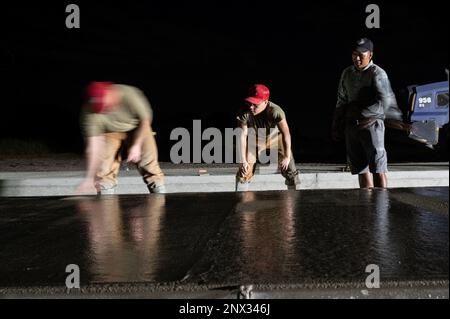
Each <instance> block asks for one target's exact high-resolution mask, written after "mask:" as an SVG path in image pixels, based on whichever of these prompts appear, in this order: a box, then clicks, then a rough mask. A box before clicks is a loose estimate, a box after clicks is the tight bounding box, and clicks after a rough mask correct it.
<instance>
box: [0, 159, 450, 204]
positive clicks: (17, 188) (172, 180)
mask: <svg viewBox="0 0 450 319" xmlns="http://www.w3.org/2000/svg"><path fill="white" fill-rule="evenodd" d="M298 167H299V169H300V172H301V175H300V182H301V184H300V187H298V188H297V189H352V188H358V180H357V178H356V177H355V176H352V175H351V174H350V173H348V172H342V171H339V168H337V166H336V165H335V166H331V165H329V166H328V167H326V166H323V165H318V166H316V167H314V166H313V165H308V166H298ZM234 171H235V170H234V169H230V168H223V169H220V168H214V167H212V168H211V169H208V172H209V173H210V175H198V171H197V170H196V169H171V170H166V171H165V173H166V189H167V193H191V192H196V193H197V192H233V191H235V177H234ZM83 174H84V172H83V171H72V172H5V173H0V197H25V196H72V195H76V193H75V187H76V186H77V185H78V184H79V183H80V182H81V181H82V179H83ZM388 178H389V187H390V188H401V187H435V186H443V187H445V186H447V187H448V186H449V171H448V163H447V165H445V163H444V164H442V165H433V163H431V164H430V165H429V166H426V165H422V166H416V167H414V166H412V165H411V164H405V165H404V166H400V165H393V166H392V167H390V172H389V173H388ZM287 189H288V188H287V186H286V185H285V184H284V178H283V177H282V176H281V175H280V174H276V172H275V171H274V170H273V169H270V168H262V169H260V170H258V171H257V174H256V175H255V177H254V178H253V180H252V182H251V183H250V186H249V190H250V191H268V190H274V191H279V190H287ZM116 194H119V195H120V194H148V190H147V188H146V186H145V184H144V183H143V181H142V178H141V177H140V176H139V174H138V173H137V172H136V171H135V170H130V171H121V172H120V176H119V185H118V186H117V189H116Z"/></svg>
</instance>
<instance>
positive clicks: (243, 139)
mask: <svg viewBox="0 0 450 319" xmlns="http://www.w3.org/2000/svg"><path fill="white" fill-rule="evenodd" d="M239 145H240V150H239V151H240V152H239V153H240V163H244V162H246V161H247V135H246V134H244V133H242V134H241V136H240V139H239Z"/></svg>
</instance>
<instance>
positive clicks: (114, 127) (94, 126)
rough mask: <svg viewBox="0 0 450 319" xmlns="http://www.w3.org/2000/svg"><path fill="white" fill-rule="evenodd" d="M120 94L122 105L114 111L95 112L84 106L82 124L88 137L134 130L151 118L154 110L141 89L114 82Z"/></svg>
mask: <svg viewBox="0 0 450 319" xmlns="http://www.w3.org/2000/svg"><path fill="white" fill-rule="evenodd" d="M114 88H115V89H116V90H117V92H119V95H120V101H121V102H120V106H119V107H118V108H117V110H115V111H112V112H104V113H94V112H91V111H89V110H88V109H86V108H84V110H83V111H82V114H81V126H82V130H83V134H84V136H86V137H90V136H99V135H102V134H104V133H111V132H128V131H131V130H134V129H135V128H136V127H137V126H138V125H139V123H140V122H141V121H142V120H146V119H151V118H152V115H153V112H152V108H151V106H150V103H149V102H148V100H147V98H146V97H145V96H144V94H143V93H142V91H141V90H139V89H138V88H135V87H133V86H129V85H123V84H114Z"/></svg>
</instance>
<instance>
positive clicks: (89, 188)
mask: <svg viewBox="0 0 450 319" xmlns="http://www.w3.org/2000/svg"><path fill="white" fill-rule="evenodd" d="M75 192H76V193H77V194H91V193H97V189H96V188H95V184H94V179H92V178H87V179H85V180H84V181H83V182H82V183H81V184H80V185H78V187H77V188H76V190H75Z"/></svg>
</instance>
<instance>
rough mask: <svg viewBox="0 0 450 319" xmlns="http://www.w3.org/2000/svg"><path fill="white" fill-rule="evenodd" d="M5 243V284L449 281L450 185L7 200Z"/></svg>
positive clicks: (2, 215) (2, 204)
mask: <svg viewBox="0 0 450 319" xmlns="http://www.w3.org/2000/svg"><path fill="white" fill-rule="evenodd" d="M417 198H419V200H417ZM445 208H446V210H445ZM0 240H1V242H2V245H1V247H0V258H1V261H2V262H1V263H0V286H19V287H20V286H30V285H59V286H62V285H64V283H65V278H66V276H67V274H66V273H65V267H66V265H67V264H77V265H79V267H80V270H81V283H82V285H83V284H84V285H86V284H91V283H112V282H148V283H168V282H179V283H186V284H217V285H233V284H245V283H249V284H308V283H310V284H315V283H333V282H357V283H361V282H364V280H365V278H366V277H367V275H368V274H367V273H365V268H366V266H367V265H369V264H376V265H378V266H379V267H380V272H381V280H382V281H383V280H385V281H412V280H448V188H424V189H393V190H381V189H375V190H314V191H283V192H246V193H223V194H220V193H207V194H167V195H158V194H157V195H151V196H146V195H134V196H133V195H124V196H106V197H102V198H96V197H78V198H77V197H72V198H70V197H69V198H2V199H0Z"/></svg>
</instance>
